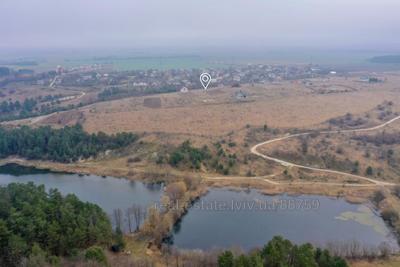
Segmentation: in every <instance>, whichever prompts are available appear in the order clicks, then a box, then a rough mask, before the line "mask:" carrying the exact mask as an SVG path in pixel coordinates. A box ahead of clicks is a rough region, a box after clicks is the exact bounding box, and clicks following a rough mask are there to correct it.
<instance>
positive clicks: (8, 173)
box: [0, 164, 398, 250]
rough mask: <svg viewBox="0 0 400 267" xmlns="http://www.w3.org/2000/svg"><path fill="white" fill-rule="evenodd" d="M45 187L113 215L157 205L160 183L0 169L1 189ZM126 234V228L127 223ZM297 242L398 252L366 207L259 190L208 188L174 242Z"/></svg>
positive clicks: (206, 245)
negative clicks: (20, 185) (387, 247)
mask: <svg viewBox="0 0 400 267" xmlns="http://www.w3.org/2000/svg"><path fill="white" fill-rule="evenodd" d="M29 181H32V182H34V183H35V184H44V185H45V186H46V188H47V189H50V188H57V189H58V190H59V191H60V192H61V193H62V194H68V193H73V194H75V195H76V196H77V197H79V198H80V199H81V200H83V201H88V202H92V203H95V204H97V205H99V206H100V207H101V208H102V209H103V210H105V212H107V213H108V214H109V215H111V214H112V213H113V210H114V209H121V210H122V211H125V210H126V209H127V208H128V207H131V206H132V205H133V204H137V205H140V206H142V207H143V208H146V207H149V206H150V205H152V204H153V203H158V202H159V201H160V199H161V196H162V193H163V185H162V184H144V183H142V182H139V181H130V180H127V179H119V178H113V177H100V176H96V175H78V174H69V173H56V172H50V171H46V170H38V169H35V168H27V167H22V166H19V165H15V164H9V165H5V166H1V167H0V185H6V184H9V183H11V182H21V183H27V182H29ZM125 230H127V226H126V220H125ZM275 235H282V236H284V237H285V238H287V239H290V240H291V241H293V242H296V243H303V242H311V243H313V244H315V245H319V246H324V245H326V244H327V243H328V242H353V241H354V240H356V241H357V242H358V243H360V244H362V245H363V246H378V245H379V244H381V243H382V242H387V243H388V244H390V245H391V246H392V247H393V248H396V249H398V245H397V242H396V238H395V236H394V234H393V233H392V232H391V231H390V230H389V228H388V227H387V226H386V225H385V223H384V222H383V220H382V219H381V217H380V216H379V214H377V213H376V212H375V211H374V210H372V209H370V208H368V207H367V206H366V205H359V204H350V203H348V202H346V201H345V200H343V199H336V198H329V197H323V196H288V195H279V196H266V195H263V194H261V193H258V192H257V191H255V190H248V191H239V192H238V191H231V190H228V189H216V188H212V189H210V191H209V193H208V194H207V195H205V196H203V197H202V198H201V199H200V200H198V201H197V202H195V203H194V204H193V205H192V207H191V208H190V209H189V211H188V213H187V214H186V215H185V216H184V217H183V218H182V220H181V222H180V223H178V224H176V225H175V227H174V231H173V233H172V237H171V241H172V242H173V244H174V245H175V246H177V247H179V248H185V249H211V248H213V247H220V248H230V247H235V246H236V247H242V248H243V249H246V250H248V249H251V248H254V247H261V246H263V245H264V244H265V243H267V242H268V241H269V240H270V239H271V238H272V237H273V236H275Z"/></svg>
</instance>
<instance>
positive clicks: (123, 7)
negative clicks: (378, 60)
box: [0, 0, 400, 50]
mask: <svg viewBox="0 0 400 267" xmlns="http://www.w3.org/2000/svg"><path fill="white" fill-rule="evenodd" d="M399 12H400V1H399V0H140V1H139V0H0V48H1V49H5V48H81V47H83V48H85V47H86V48H88V47H91V48H104V47H119V48H143V47H149V46H152V47H158V46H160V47H163V46H169V47H174V46H175V47H180V46H182V47H191V46H193V47H195V46H196V47H201V46H208V47H213V46H216V47H217V46H226V45H229V46H232V47H241V46H246V47H253V46H254V47H281V46H283V47H328V48H337V47H340V48H356V49H383V50H385V49H396V47H399V46H400V15H399Z"/></svg>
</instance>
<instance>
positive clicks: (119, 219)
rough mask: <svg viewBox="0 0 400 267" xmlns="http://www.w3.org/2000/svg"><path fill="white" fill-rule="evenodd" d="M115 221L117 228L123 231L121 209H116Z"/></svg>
mask: <svg viewBox="0 0 400 267" xmlns="http://www.w3.org/2000/svg"><path fill="white" fill-rule="evenodd" d="M114 220H115V227H117V228H119V229H120V230H122V210H121V209H114Z"/></svg>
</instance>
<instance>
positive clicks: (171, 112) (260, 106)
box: [37, 75, 400, 136]
mask: <svg viewBox="0 0 400 267" xmlns="http://www.w3.org/2000/svg"><path fill="white" fill-rule="evenodd" d="M357 77H358V76H354V77H353V76H352V77H349V78H343V77H333V78H330V79H323V80H322V79H315V80H311V83H312V87H311V86H309V85H307V84H304V83H301V82H292V81H285V82H282V83H280V84H265V85H255V86H254V87H252V86H243V87H242V88H240V89H241V90H242V91H243V92H245V93H246V94H247V95H248V96H247V98H246V100H237V99H235V97H234V94H235V92H236V91H238V88H236V89H235V88H218V89H210V90H208V91H203V90H199V91H191V92H189V93H171V94H161V95H154V96H147V97H131V98H126V99H121V100H114V101H108V102H101V103H96V104H93V105H91V106H87V107H83V108H81V109H80V110H81V111H82V112H83V114H84V123H83V124H84V127H85V129H86V130H88V131H90V132H96V131H105V132H107V133H115V132H119V131H134V132H164V133H174V134H176V133H180V134H188V135H195V136H196V135H204V136H221V135H226V134H228V133H230V132H231V131H234V132H235V131H237V130H239V129H242V128H244V127H246V125H251V126H262V125H264V124H267V125H268V126H269V127H274V128H312V127H314V126H316V125H318V124H320V123H323V122H325V121H327V120H329V119H331V118H334V117H339V116H344V115H345V114H346V113H352V114H360V113H364V112H367V111H369V110H371V109H373V108H374V107H376V106H377V105H378V104H380V103H382V102H384V101H385V100H390V101H393V103H394V107H393V109H394V110H400V108H399V107H400V106H399V104H398V103H400V94H398V92H399V91H400V87H399V86H398V84H399V83H398V82H400V77H399V76H397V75H387V76H386V78H387V81H386V82H384V83H377V84H368V83H361V82H358V81H357ZM332 84H333V85H334V86H329V85H332ZM316 88H317V89H316ZM318 88H319V89H320V90H319V89H318ZM326 88H330V89H329V90H328V91H327V90H326ZM343 88H351V89H348V90H343ZM146 99H147V100H146ZM149 99H153V100H150V101H149ZM149 103H150V104H149ZM152 103H153V104H152ZM154 103H158V104H154ZM69 112H72V111H69ZM63 114H65V116H69V115H68V111H67V112H64V113H63ZM54 116H60V115H54ZM61 116H64V115H61ZM47 123H50V124H54V120H52V119H51V117H50V118H49V120H43V121H40V122H38V123H37V124H47ZM55 124H56V123H55Z"/></svg>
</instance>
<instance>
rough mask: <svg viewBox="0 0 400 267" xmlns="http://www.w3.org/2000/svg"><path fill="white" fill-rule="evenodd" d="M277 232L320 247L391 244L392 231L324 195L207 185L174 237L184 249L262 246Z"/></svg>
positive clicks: (369, 213)
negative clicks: (208, 186) (202, 195)
mask: <svg viewBox="0 0 400 267" xmlns="http://www.w3.org/2000/svg"><path fill="white" fill-rule="evenodd" d="M275 235H281V236H284V237H285V238H287V239H289V240H291V241H293V242H296V243H304V242H310V243H312V244H315V245H319V246H324V245H326V244H327V243H328V242H353V241H354V240H357V241H358V243H360V244H362V245H363V246H378V245H379V244H381V243H382V242H387V243H389V244H390V245H391V246H392V247H393V248H395V249H397V248H398V245H397V242H396V238H395V236H394V234H393V233H392V232H391V231H390V230H389V228H388V227H387V226H386V224H385V223H384V222H383V220H382V219H381V217H379V215H378V214H376V212H374V211H373V210H372V209H370V208H368V207H367V206H365V205H356V204H350V203H348V202H346V201H345V200H343V199H336V198H329V197H323V196H288V195H279V196H266V195H263V194H261V193H258V192H257V191H255V190H249V191H247V192H245V191H241V192H236V191H230V190H228V189H211V190H210V192H209V193H208V194H207V195H206V196H204V197H203V198H201V199H200V200H199V201H197V202H196V203H195V204H193V206H192V207H191V208H190V209H189V211H188V213H187V215H186V216H184V217H183V218H182V221H181V222H180V223H179V224H177V225H176V227H175V229H174V231H173V234H172V242H173V244H174V245H175V246H177V247H179V248H185V249H211V248H213V247H219V248H230V247H235V246H240V247H241V248H243V249H246V250H248V249H251V248H254V247H262V246H263V245H264V244H265V243H267V242H268V241H269V240H271V239H272V237H273V236H275Z"/></svg>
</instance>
